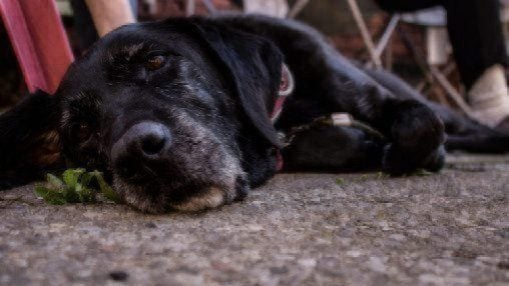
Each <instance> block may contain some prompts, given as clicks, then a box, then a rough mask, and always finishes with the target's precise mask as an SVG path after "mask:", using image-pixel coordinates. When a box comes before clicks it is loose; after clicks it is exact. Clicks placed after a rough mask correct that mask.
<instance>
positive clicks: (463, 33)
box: [443, 0, 507, 89]
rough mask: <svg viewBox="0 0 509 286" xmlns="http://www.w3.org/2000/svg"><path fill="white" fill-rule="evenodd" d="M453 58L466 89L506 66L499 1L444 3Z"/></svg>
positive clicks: (448, 0) (465, 0)
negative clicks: (490, 71)
mask: <svg viewBox="0 0 509 286" xmlns="http://www.w3.org/2000/svg"><path fill="white" fill-rule="evenodd" d="M443 2H444V7H445V9H446V10H447V28H448V31H449V38H450V39H451V44H452V46H453V52H454V58H455V60H456V64H457V65H458V69H459V72H460V74H461V79H462V81H463V83H464V84H465V86H466V87H467V89H470V88H471V87H472V85H473V84H474V83H475V81H476V80H477V79H478V78H479V77H480V76H481V75H482V74H483V73H484V72H485V71H486V70H487V69H488V68H490V67H492V66H493V65H496V64H500V65H503V66H506V65H507V52H506V47H505V42H504V37H503V33H502V27H501V22H500V4H499V1H498V0H444V1H443Z"/></svg>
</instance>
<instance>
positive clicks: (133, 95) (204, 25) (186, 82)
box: [0, 19, 282, 212]
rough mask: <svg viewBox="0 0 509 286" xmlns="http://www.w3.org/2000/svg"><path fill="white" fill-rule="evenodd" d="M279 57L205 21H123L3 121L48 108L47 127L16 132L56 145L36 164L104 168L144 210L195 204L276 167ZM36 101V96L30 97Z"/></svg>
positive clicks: (211, 201)
mask: <svg viewBox="0 0 509 286" xmlns="http://www.w3.org/2000/svg"><path fill="white" fill-rule="evenodd" d="M281 66H282V55H281V53H280V52H279V50H278V49H277V48H276V47H275V46H274V45H273V44H271V43H270V42H268V41H267V40H265V39H263V38H260V37H258V36H255V35H251V34H246V33H242V32H239V31H235V30H230V29H228V28H227V27H221V26H220V25H218V24H216V23H214V22H213V21H212V20H203V19H173V20H167V21H164V22H155V23H143V24H134V25H128V26H124V27H121V28H119V29H117V30H115V31H114V32H112V33H110V34H109V35H107V36H106V37H104V38H103V39H101V40H100V41H99V42H98V43H96V44H95V45H94V46H93V48H92V49H91V50H90V51H89V52H88V53H87V54H86V55H85V56H84V57H83V58H82V59H80V60H78V61H77V62H75V63H74V64H72V66H71V67H70V68H69V70H68V72H67V74H66V76H65V78H64V80H63V82H62V84H61V85H60V87H59V89H58V91H57V94H56V95H55V96H53V97H48V96H47V95H42V94H38V95H36V96H34V97H33V98H31V99H28V100H27V101H26V102H24V103H22V105H21V106H20V107H19V108H17V109H16V110H13V111H11V112H10V113H9V114H7V115H10V116H11V117H12V118H14V119H12V118H11V122H13V121H14V120H15V118H18V119H19V118H20V117H21V116H27V115H26V114H25V115H22V114H23V113H27V112H33V110H34V109H37V110H45V109H46V111H42V112H39V113H40V114H48V115H49V116H46V117H48V118H49V119H45V120H46V121H47V123H46V124H42V126H39V125H41V124H35V125H37V126H38V129H37V130H36V131H33V130H23V128H21V129H20V130H18V131H19V132H25V133H27V132H30V133H31V134H32V136H29V138H32V139H29V138H24V139H23V140H24V141H23V140H21V139H20V140H19V141H20V142H18V143H16V144H21V145H23V144H25V145H27V141H28V140H30V141H31V142H33V140H34V138H39V139H38V140H39V141H41V142H44V143H48V144H55V143H56V142H58V144H59V146H60V149H58V152H57V151H56V152H55V153H52V154H53V157H51V158H52V160H49V159H48V160H47V162H36V163H32V164H34V165H35V164H53V163H55V162H56V161H58V158H59V157H60V158H64V159H65V160H66V162H67V166H70V167H74V166H80V167H87V168H88V169H91V170H93V169H99V170H102V171H104V172H105V173H106V174H108V175H109V176H110V177H111V179H112V183H113V187H114V189H115V190H116V191H117V192H118V193H119V194H120V195H121V197H123V198H124V200H125V201H126V202H127V203H128V204H130V205H132V206H134V207H136V208H138V209H140V210H143V211H147V212H163V211H166V210H168V209H177V210H193V211H194V210H201V209H205V208H212V207H216V206H219V205H221V204H224V203H228V202H231V201H232V200H234V199H236V198H239V197H242V196H244V195H245V194H246V193H247V191H248V189H249V187H250V185H251V186H252V185H257V184H259V183H261V182H263V181H264V180H266V179H267V178H268V177H270V176H271V175H272V174H273V173H274V172H275V165H276V162H275V160H276V159H275V152H276V148H278V146H279V142H278V139H277V134H276V131H275V130H274V128H273V126H272V125H271V122H270V120H269V118H268V114H269V113H270V111H271V109H272V107H273V104H274V101H275V97H276V96H277V93H278V88H279V86H280V79H281ZM37 98H38V100H39V101H42V102H44V104H39V105H35V104H32V103H30V101H33V100H35V99H37ZM41 98H44V100H42V99H41ZM23 106H25V108H23ZM27 106H29V108H28V107H27ZM35 120H39V121H40V120H41V118H35ZM18 121H19V120H18ZM4 123H5V119H4ZM0 124H2V122H0ZM27 124H28V123H27ZM24 128H28V129H30V127H29V126H25V127H24ZM4 129H5V127H4ZM0 131H1V129H0ZM49 134H51V136H53V137H52V140H50V141H48V140H43V139H41V138H46V137H48V136H49ZM25 137H26V136H25ZM20 138H21V136H20ZM2 140H4V139H2ZM31 144H32V145H34V146H32V147H33V148H34V149H39V150H40V148H41V146H40V144H33V143H31ZM41 144H42V143H41ZM48 144H46V145H48ZM27 148H28V147H27ZM24 152H25V154H32V153H33V150H32V149H30V150H24ZM59 152H60V155H61V156H58V154H59ZM26 156H28V155H26ZM39 161H40V160H39Z"/></svg>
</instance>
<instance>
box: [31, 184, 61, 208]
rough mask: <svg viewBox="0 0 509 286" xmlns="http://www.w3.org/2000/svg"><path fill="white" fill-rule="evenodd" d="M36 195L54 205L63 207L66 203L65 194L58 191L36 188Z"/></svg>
mask: <svg viewBox="0 0 509 286" xmlns="http://www.w3.org/2000/svg"><path fill="white" fill-rule="evenodd" d="M35 193H36V194H37V195H39V196H40V197H42V199H43V200H44V201H45V202H46V203H49V204H52V205H63V204H65V203H66V200H65V198H64V194H63V193H62V192H59V191H58V190H54V189H50V188H47V187H45V186H41V185H38V186H35Z"/></svg>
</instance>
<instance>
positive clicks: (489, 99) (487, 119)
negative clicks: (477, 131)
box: [468, 64, 509, 128]
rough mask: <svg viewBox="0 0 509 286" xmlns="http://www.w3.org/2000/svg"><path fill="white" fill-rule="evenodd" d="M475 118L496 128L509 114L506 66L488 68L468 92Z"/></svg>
mask: <svg viewBox="0 0 509 286" xmlns="http://www.w3.org/2000/svg"><path fill="white" fill-rule="evenodd" d="M468 100H469V103H470V107H471V108H472V111H473V116H474V119H476V120H478V121H479V122H481V123H482V124H484V125H487V126H489V127H492V128H495V127H497V125H499V124H500V123H501V122H502V121H503V120H504V119H506V118H507V117H508V116H509V92H508V88H507V82H506V78H505V73H504V68H503V67H502V66H501V65H498V64H497V65H494V66H492V67H490V68H488V69H487V70H486V71H485V72H484V73H483V75H482V76H481V77H479V79H478V80H477V81H476V82H475V84H474V85H473V86H472V88H471V89H470V91H469V92H468Z"/></svg>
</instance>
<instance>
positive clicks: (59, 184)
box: [46, 174, 64, 189]
mask: <svg viewBox="0 0 509 286" xmlns="http://www.w3.org/2000/svg"><path fill="white" fill-rule="evenodd" d="M46 180H47V181H48V183H49V184H50V187H51V188H53V189H59V188H63V187H64V182H63V181H62V180H60V179H59V178H58V177H57V176H55V175H52V174H47V175H46Z"/></svg>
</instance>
